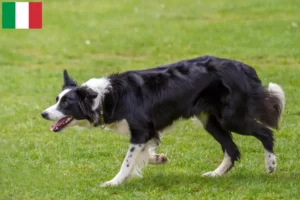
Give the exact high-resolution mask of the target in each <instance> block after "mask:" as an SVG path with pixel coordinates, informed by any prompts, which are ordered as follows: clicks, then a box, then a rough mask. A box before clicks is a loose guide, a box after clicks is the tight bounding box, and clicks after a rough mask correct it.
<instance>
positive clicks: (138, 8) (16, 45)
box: [0, 0, 300, 200]
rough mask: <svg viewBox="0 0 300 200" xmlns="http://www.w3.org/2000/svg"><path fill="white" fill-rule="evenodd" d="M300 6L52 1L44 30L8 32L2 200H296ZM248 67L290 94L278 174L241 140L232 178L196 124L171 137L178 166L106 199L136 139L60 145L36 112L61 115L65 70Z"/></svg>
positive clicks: (0, 115) (85, 139)
mask: <svg viewBox="0 0 300 200" xmlns="http://www.w3.org/2000/svg"><path fill="white" fill-rule="evenodd" d="M299 8H300V2H299V0H264V1H262V0H243V1H240V0H201V1H195V0H185V1H180V0H164V1H158V0H157V1H150V0H149V1H146V0H145V1H139V0H128V1H125V0H122V1H119V0H106V1H104V0H99V1H96V0H93V1H92V0H64V1H62V0H45V1H43V29H42V30H2V29H1V30H0V83H1V84H0V199H55V200H56V199H70V200H71V199H72V200H73V199H142V200H143V199H300V160H299V158H300V145H299V143H300V123H299V122H300V106H299V104H300V94H299V90H300V12H299ZM206 54H210V55H214V56H218V57H226V58H232V59H237V60H240V61H243V62H245V63H247V64H249V65H251V66H253V67H254V68H255V69H256V70H257V73H258V75H259V76H260V78H261V80H262V81H263V83H264V84H268V83H269V82H275V83H278V84H280V85H281V86H282V87H283V89H284V90H285V92H286V101H287V104H286V109H285V112H284V115H283V118H282V121H281V125H280V127H281V129H280V130H279V131H277V132H276V134H275V137H276V144H275V145H276V146H275V152H276V153H277V158H278V167H277V170H276V172H275V173H274V174H271V175H269V174H267V173H266V171H265V168H264V155H263V148H262V145H261V144H260V142H259V141H258V140H257V139H254V138H252V137H245V136H239V135H236V134H235V135H234V139H235V141H236V143H237V144H238V146H239V148H240V150H241V153H242V159H241V161H240V162H237V163H236V165H235V168H233V170H232V171H231V172H230V173H228V174H227V175H225V176H223V177H220V178H208V177H205V178H204V177H201V174H203V173H205V172H207V171H212V170H214V169H215V168H216V167H217V166H218V165H219V164H220V163H221V161H222V157H223V155H222V152H221V148H220V146H219V144H218V143H217V142H216V141H215V140H214V139H213V138H212V137H211V136H210V135H209V134H207V133H206V132H205V131H204V130H203V128H202V127H201V126H199V125H197V124H194V123H193V122H192V121H191V120H188V121H182V122H180V123H178V124H177V125H175V127H174V128H173V129H171V130H170V131H169V134H167V135H165V136H163V138H162V143H161V146H160V147H159V149H158V152H160V153H165V154H167V156H168V158H169V159H170V163H168V164H167V165H163V166H147V167H146V168H145V170H144V177H143V178H142V179H141V178H134V179H131V180H129V181H127V182H126V183H125V184H122V185H120V186H118V187H115V188H101V187H100V184H101V183H102V182H104V181H107V180H110V179H111V178H113V177H114V175H116V173H117V172H118V170H119V168H120V166H121V163H122V161H123V158H124V156H125V154H126V151H127V147H128V144H129V142H128V141H129V140H128V138H126V137H124V136H120V135H118V134H116V133H114V132H110V131H108V132H107V131H103V130H102V129H101V128H97V129H90V130H87V129H80V128H76V127H74V128H69V129H67V130H66V131H64V132H62V133H59V134H54V133H52V132H50V130H49V127H50V125H51V122H49V121H45V120H43V119H42V118H41V117H40V112H41V111H42V110H44V109H45V108H47V107H48V106H50V105H52V104H53V103H55V97H56V95H57V94H58V92H60V90H61V85H62V70H63V69H68V70H69V73H70V75H71V76H73V77H74V78H75V79H76V80H77V81H78V83H83V82H84V81H86V80H88V79H89V78H92V77H101V76H105V75H108V74H110V73H113V72H120V71H121V72H122V71H126V70H132V69H145V68H149V67H154V66H157V65H161V64H167V63H171V62H175V61H178V60H181V59H187V58H192V57H196V56H200V55H206Z"/></svg>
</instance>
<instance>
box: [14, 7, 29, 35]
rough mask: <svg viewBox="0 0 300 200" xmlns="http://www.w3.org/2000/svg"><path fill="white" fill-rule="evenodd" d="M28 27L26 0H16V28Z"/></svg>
mask: <svg viewBox="0 0 300 200" xmlns="http://www.w3.org/2000/svg"><path fill="white" fill-rule="evenodd" d="M28 28H29V4H28V2H16V29H28Z"/></svg>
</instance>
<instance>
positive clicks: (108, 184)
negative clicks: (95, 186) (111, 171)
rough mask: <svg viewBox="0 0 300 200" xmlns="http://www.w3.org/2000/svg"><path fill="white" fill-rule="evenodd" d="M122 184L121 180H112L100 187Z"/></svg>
mask: <svg viewBox="0 0 300 200" xmlns="http://www.w3.org/2000/svg"><path fill="white" fill-rule="evenodd" d="M120 184H121V181H115V180H110V181H107V182H104V183H102V184H101V185H100V187H115V186H117V185H120Z"/></svg>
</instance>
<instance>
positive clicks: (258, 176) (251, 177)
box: [115, 171, 300, 191]
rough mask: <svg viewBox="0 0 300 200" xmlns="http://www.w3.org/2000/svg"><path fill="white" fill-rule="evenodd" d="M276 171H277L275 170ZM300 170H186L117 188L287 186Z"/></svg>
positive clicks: (298, 175) (145, 177)
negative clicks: (218, 173)
mask: <svg viewBox="0 0 300 200" xmlns="http://www.w3.org/2000/svg"><path fill="white" fill-rule="evenodd" d="M275 173H276V172H275ZM299 178H300V172H295V173H285V172H277V173H276V174H267V173H264V172H255V173H254V172H249V171H248V172H247V171H246V172H244V173H243V172H240V173H239V172H238V173H235V174H227V175H225V176H222V177H214V178H213V177H202V176H201V174H200V173H199V174H187V173H186V172H168V173H159V174H156V175H154V176H150V174H148V175H147V176H144V177H143V178H133V179H129V180H127V181H126V182H125V183H123V184H122V185H120V186H119V187H116V188H115V189H118V190H120V189H121V190H122V189H129V188H134V189H135V190H137V191H139V190H144V189H145V188H147V189H150V190H165V189H168V190H170V189H171V190H172V189H174V190H177V189H179V188H181V187H182V188H190V189H191V190H193V188H194V189H195V188H210V187H219V188H220V189H225V190H226V189H228V188H245V187H248V186H250V185H252V186H253V185H254V186H258V185H263V186H267V185H270V184H276V185H277V186H280V185H282V186H284V185H285V187H286V183H290V184H291V183H295V184H297V185H298V181H297V180H299Z"/></svg>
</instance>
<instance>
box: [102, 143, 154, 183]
mask: <svg viewBox="0 0 300 200" xmlns="http://www.w3.org/2000/svg"><path fill="white" fill-rule="evenodd" d="M156 146H157V145H156V142H155V141H153V140H150V141H149V142H147V143H146V144H130V146H129V149H128V151H127V154H126V157H125V159H124V161H123V164H122V166H121V169H120V171H119V173H118V174H117V175H116V176H115V177H114V178H113V179H112V180H110V181H107V182H105V183H103V184H102V185H101V186H102V187H107V186H116V185H119V184H121V183H122V182H123V181H125V180H126V179H127V178H129V177H132V176H139V177H141V176H142V169H143V167H144V166H145V165H146V164H148V162H149V157H150V152H151V149H155V148H156ZM132 148H134V151H131V149H132Z"/></svg>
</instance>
